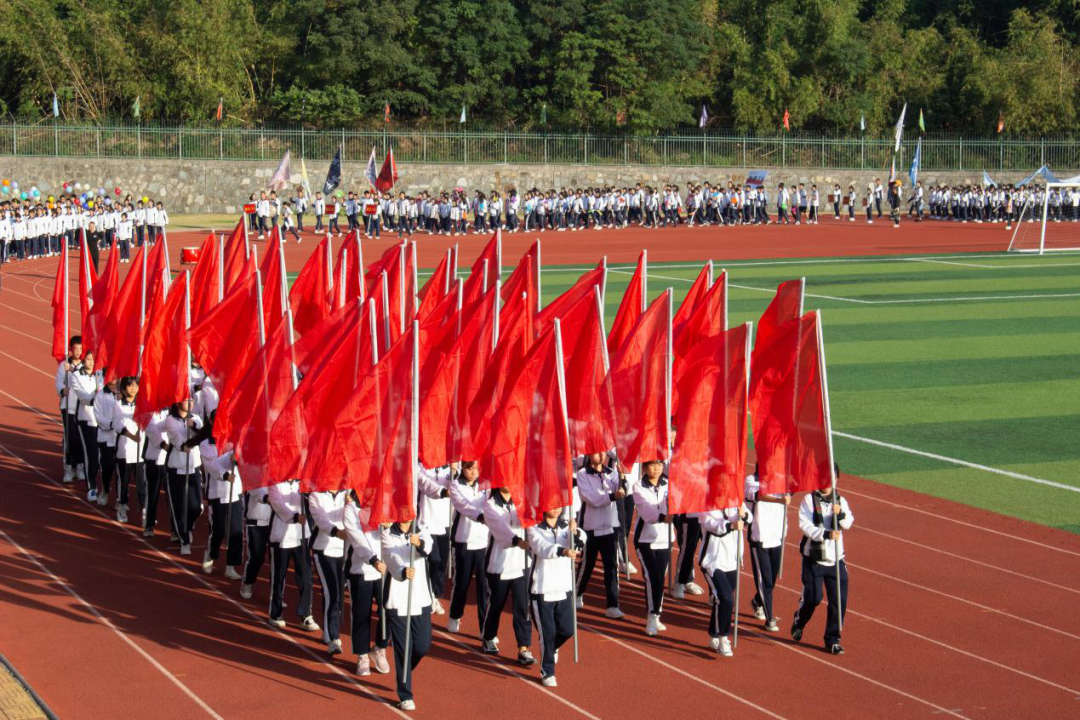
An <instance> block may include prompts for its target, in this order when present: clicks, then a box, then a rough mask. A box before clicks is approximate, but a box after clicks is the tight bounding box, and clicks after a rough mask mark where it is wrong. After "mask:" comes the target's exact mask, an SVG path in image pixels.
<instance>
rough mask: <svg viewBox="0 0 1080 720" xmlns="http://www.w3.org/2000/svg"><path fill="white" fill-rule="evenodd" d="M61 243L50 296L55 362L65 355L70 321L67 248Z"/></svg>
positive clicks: (61, 360)
mask: <svg viewBox="0 0 1080 720" xmlns="http://www.w3.org/2000/svg"><path fill="white" fill-rule="evenodd" d="M62 245H63V247H62V248H61V250H60V261H59V262H58V263H57V265H56V278H55V280H53V296H52V309H53V316H52V326H53V337H52V356H53V357H54V358H55V359H56V362H63V360H64V358H66V357H67V351H68V336H69V334H70V323H71V319H70V316H69V314H68V302H69V300H68V270H69V268H68V249H67V243H66V242H65V243H62Z"/></svg>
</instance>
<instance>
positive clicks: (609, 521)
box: [576, 453, 626, 620]
mask: <svg viewBox="0 0 1080 720" xmlns="http://www.w3.org/2000/svg"><path fill="white" fill-rule="evenodd" d="M604 460H605V455H604V453H593V454H592V455H590V456H589V457H588V462H587V463H586V465H585V467H583V468H582V469H581V470H579V471H578V472H577V487H578V492H579V494H580V495H581V518H580V521H581V526H582V528H583V529H584V530H585V535H586V537H587V538H588V539H587V540H586V542H585V562H584V563H582V564H581V567H580V568H579V569H578V587H577V600H576V602H577V606H578V607H579V608H580V607H582V606H583V605H584V597H585V590H586V589H588V587H589V579H590V578H591V577H592V572H593V569H594V568H595V567H596V556H597V555H599V556H600V557H601V558H602V559H603V561H604V593H605V597H606V602H607V605H606V609H605V611H604V614H605V615H606V616H607V617H609V618H611V619H613V620H618V619H620V618H622V617H625V613H623V611H622V610H620V609H619V566H618V561H617V558H618V538H619V534H618V528H619V527H620V525H619V512H618V507H617V505H616V503H618V502H620V501H621V500H622V499H623V498H625V497H626V489H625V488H624V487H623V484H622V483H621V482H620V480H619V474H618V472H617V471H616V470H615V469H614V468H611V467H608V466H607V465H605V464H604Z"/></svg>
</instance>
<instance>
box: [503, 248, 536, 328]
mask: <svg viewBox="0 0 1080 720" xmlns="http://www.w3.org/2000/svg"><path fill="white" fill-rule="evenodd" d="M530 287H531V288H532V293H533V304H534V305H535V306H536V310H537V312H539V311H540V304H539V302H538V298H537V297H536V293H537V292H538V290H539V288H540V241H539V240H537V241H536V242H534V243H533V244H532V247H530V248H529V249H528V250H527V251H526V253H525V254H524V255H522V256H521V260H519V261H518V264H517V267H515V268H514V271H513V272H512V273H510V277H509V278H507V279H506V282H505V283H504V284H503V286H502V299H503V302H504V303H508V302H510V299H511V298H514V297H517V296H518V295H520V294H521V293H523V292H526V291H527V288H530Z"/></svg>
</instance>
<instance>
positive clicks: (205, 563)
mask: <svg viewBox="0 0 1080 720" xmlns="http://www.w3.org/2000/svg"><path fill="white" fill-rule="evenodd" d="M202 571H203V572H204V573H206V574H207V575H209V574H210V573H212V572H214V561H213V559H212V558H211V557H210V548H206V552H204V553H203V556H202Z"/></svg>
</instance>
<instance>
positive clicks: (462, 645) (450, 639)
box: [434, 628, 600, 720]
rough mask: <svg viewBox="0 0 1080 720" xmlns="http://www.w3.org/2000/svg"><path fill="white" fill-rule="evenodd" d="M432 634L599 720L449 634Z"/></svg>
mask: <svg viewBox="0 0 1080 720" xmlns="http://www.w3.org/2000/svg"><path fill="white" fill-rule="evenodd" d="M434 632H435V634H436V635H439V636H441V637H442V638H444V639H446V640H449V641H450V642H452V643H454V644H455V645H457V646H458V647H460V648H461V649H462V650H468V651H469V652H470V653H472V654H473V655H477V656H479V657H481V658H483V659H484V660H487V661H488V662H489V663H491V664H492V665H494V666H495V667H497V668H499V669H500V670H502V671H503V672H505V673H506V674H507V675H510V676H512V677H516V678H517V679H518V680H521V681H522V682H524V683H525V684H526V685H528V686H529V687H531V688H535V689H536V690H539V691H540V692H542V693H544V694H545V695H547V696H549V697H551V698H552V699H554V700H558V701H559V702H561V703H562V704H563V705H566V706H567V707H569V708H570V709H572V710H575V711H577V712H579V713H581V714H582V715H584V716H585V717H587V718H591V719H592V720H600V718H598V717H597V716H596V715H593V714H592V713H591V712H589V711H588V710H586V709H584V708H582V707H579V706H577V705H575V704H574V703H572V702H570V701H569V700H567V699H566V698H564V697H561V696H559V695H557V694H555V693H553V692H552V691H551V690H548V689H547V688H546V687H544V686H543V685H541V684H540V682H539V680H534V679H532V678H528V677H525V676H524V675H522V674H521V673H519V672H517V671H516V670H514V669H513V668H511V667H509V666H507V665H506V663H504V662H502V661H501V660H497V659H495V658H493V657H491V656H490V655H484V654H483V653H480V652H477V651H476V650H474V649H473V648H471V647H469V646H468V645H466V644H465V643H463V642H461V641H460V640H458V639H457V638H455V637H454V636H453V635H450V634H449V633H446V632H443V631H442V630H439V629H437V628H435V629H434Z"/></svg>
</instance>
